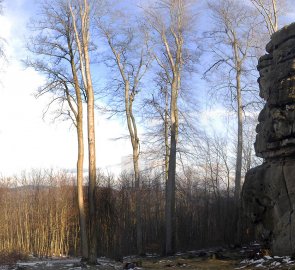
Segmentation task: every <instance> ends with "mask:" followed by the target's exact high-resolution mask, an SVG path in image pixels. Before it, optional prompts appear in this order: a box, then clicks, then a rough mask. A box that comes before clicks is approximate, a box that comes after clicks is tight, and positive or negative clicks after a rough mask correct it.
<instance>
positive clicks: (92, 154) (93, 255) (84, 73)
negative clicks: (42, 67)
mask: <svg viewBox="0 0 295 270" xmlns="http://www.w3.org/2000/svg"><path fill="white" fill-rule="evenodd" d="M91 7H92V6H91V5H90V2H89V1H88V0H73V1H70V2H69V8H70V12H71V17H72V20H73V30H74V33H75V41H76V44H77V50H78V54H79V60H80V62H79V63H80V70H81V77H82V82H83V86H84V89H85V92H86V99H87V131H88V161H89V171H88V173H89V185H88V204H89V258H88V262H89V263H90V264H96V263H97V220H96V219H97V218H96V202H95V186H96V149H95V117H94V89H93V84H92V78H91V70H90V54H89V46H90V14H91Z"/></svg>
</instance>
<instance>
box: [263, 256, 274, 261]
mask: <svg viewBox="0 0 295 270" xmlns="http://www.w3.org/2000/svg"><path fill="white" fill-rule="evenodd" d="M263 258H264V259H265V260H272V259H273V258H272V257H270V256H264V257H263Z"/></svg>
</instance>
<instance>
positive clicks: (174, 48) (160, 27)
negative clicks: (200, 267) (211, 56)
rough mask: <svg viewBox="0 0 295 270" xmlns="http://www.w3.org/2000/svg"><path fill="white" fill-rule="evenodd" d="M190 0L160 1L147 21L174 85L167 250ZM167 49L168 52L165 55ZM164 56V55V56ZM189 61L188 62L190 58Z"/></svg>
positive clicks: (171, 240)
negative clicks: (179, 101) (179, 98)
mask: <svg viewBox="0 0 295 270" xmlns="http://www.w3.org/2000/svg"><path fill="white" fill-rule="evenodd" d="M191 4H192V3H191V2H190V1H180V0H159V1H156V3H155V5H154V7H153V8H152V9H149V10H148V9H147V10H146V13H147V20H148V22H149V24H150V26H151V28H152V29H153V31H154V33H155V36H156V37H157V38H158V40H157V41H156V42H158V44H160V47H161V49H160V50H159V51H157V52H156V53H155V58H156V60H157V63H158V65H159V67H160V68H161V69H162V70H163V72H164V73H165V76H166V77H167V78H168V81H169V88H170V102H169V103H170V121H169V122H170V149H169V166H168V167H169V169H168V179H167V183H166V209H165V213H166V253H167V254H171V253H174V252H175V230H176V228H175V226H176V225H175V218H176V217H175V177H176V151H177V142H178V132H179V113H178V96H179V90H180V89H181V78H182V75H183V74H182V73H183V65H184V62H185V60H187V58H186V56H187V55H188V54H187V52H188V50H187V47H186V45H187V43H188V42H187V40H186V37H187V33H188V32H190V30H191V29H192V28H191V23H192V22H193V21H194V20H193V19H194V18H193V16H190V14H191V13H190V12H189V11H190V10H191V9H193V8H192V5H191ZM163 52H164V54H163ZM163 55H164V57H163ZM187 62H188V61H187Z"/></svg>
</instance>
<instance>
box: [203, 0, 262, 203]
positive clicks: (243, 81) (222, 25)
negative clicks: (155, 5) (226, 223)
mask: <svg viewBox="0 0 295 270" xmlns="http://www.w3.org/2000/svg"><path fill="white" fill-rule="evenodd" d="M209 8H210V10H211V12H212V16H213V20H214V29H213V30H212V31H210V32H208V33H206V37H207V38H208V39H209V40H211V42H210V43H211V45H212V52H213V59H214V64H213V65H212V66H211V67H210V68H209V69H208V70H207V71H206V73H205V74H206V75H207V76H208V74H210V78H209V80H210V81H211V82H212V83H213V84H214V85H215V88H214V90H215V91H218V90H222V91H223V92H224V91H225V92H226V93H227V95H226V97H227V99H228V100H229V102H230V104H231V106H232V107H233V109H234V110H235V111H236V113H237V126H238V134H237V148H236V149H237V150H236V169H235V174H236V175H235V201H236V204H238V201H239V198H240V191H241V173H242V154H243V122H244V111H245V109H246V105H248V103H247V102H248V101H250V100H251V94H252V92H253V91H255V89H256V88H253V87H252V79H253V77H254V76H253V77H251V76H252V74H253V67H252V57H253V51H252V48H253V46H254V44H253V42H254V40H255V33H256V27H257V20H256V18H257V16H256V13H255V12H254V10H252V9H251V8H250V7H248V6H247V5H245V4H244V3H241V2H240V1H236V0H221V1H218V2H215V1H211V2H210V3H209ZM213 71H215V73H213Z"/></svg>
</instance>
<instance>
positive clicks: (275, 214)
mask: <svg viewBox="0 0 295 270" xmlns="http://www.w3.org/2000/svg"><path fill="white" fill-rule="evenodd" d="M266 51H267V54H266V55H264V56H262V57H261V58H260V59H259V63H258V67H257V68H258V71H259V74H260V78H259V80H258V82H259V87H260V96H261V97H262V98H263V99H264V100H265V101H266V104H265V106H264V108H263V110H262V111H261V113H260V114H259V117H258V121H259V124H258V125H257V127H256V132H257V136H256V142H255V145H254V146H255V151H256V155H257V156H259V157H262V158H263V159H264V163H263V164H262V165H261V166H258V167H256V168H253V169H251V170H250V171H249V172H248V173H247V174H246V178H245V183H244V187H243V191H242V208H243V210H244V213H245V214H246V215H248V216H250V217H251V219H252V221H253V222H254V223H255V224H256V233H257V236H259V237H260V239H262V240H264V241H267V242H268V243H269V245H270V248H271V250H272V252H273V254H274V255H291V254H295V213H294V209H295V24H291V25H289V26H287V27H284V28H283V29H281V30H280V31H278V32H276V33H275V34H273V35H272V37H271V41H270V42H269V44H268V45H267V46H266Z"/></svg>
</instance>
